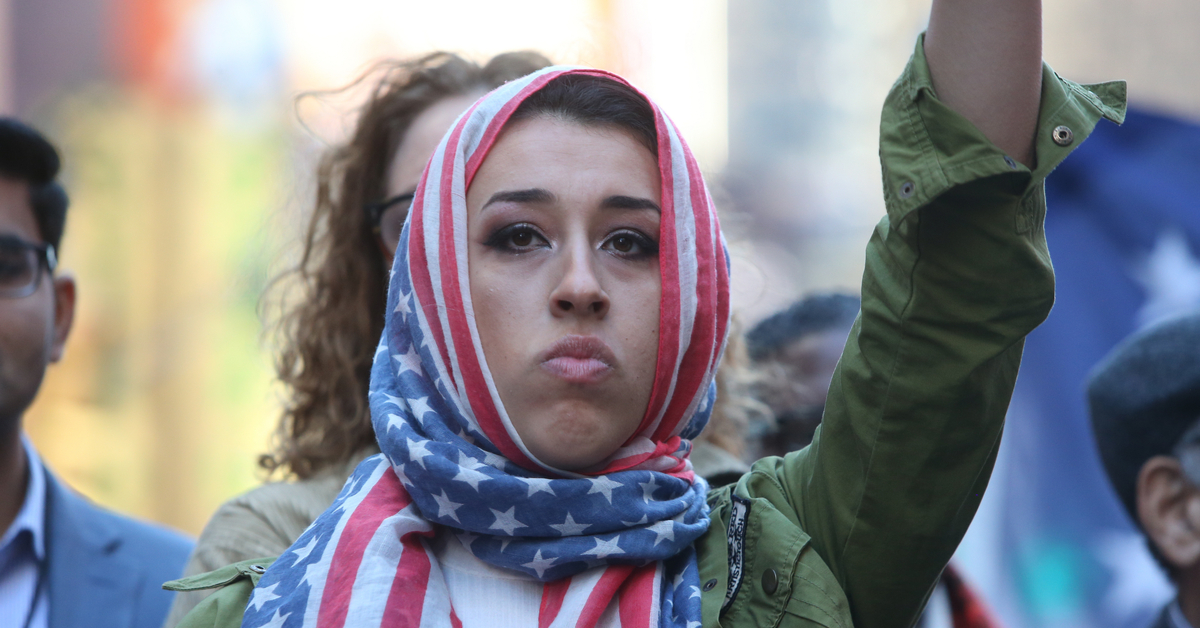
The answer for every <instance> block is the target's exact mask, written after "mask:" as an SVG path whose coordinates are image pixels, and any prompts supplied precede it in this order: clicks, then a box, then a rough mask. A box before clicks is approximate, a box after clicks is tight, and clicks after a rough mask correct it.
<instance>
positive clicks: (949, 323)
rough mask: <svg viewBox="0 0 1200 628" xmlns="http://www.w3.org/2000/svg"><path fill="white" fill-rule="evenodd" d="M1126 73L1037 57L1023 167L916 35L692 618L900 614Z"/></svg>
mask: <svg viewBox="0 0 1200 628" xmlns="http://www.w3.org/2000/svg"><path fill="white" fill-rule="evenodd" d="M1124 111H1125V84H1124V83H1119V82H1118V83H1106V84H1103V85H1095V86H1088V87H1082V86H1080V85H1077V84H1075V83H1071V82H1069V81H1065V80H1062V79H1060V78H1059V77H1058V76H1057V75H1056V74H1055V73H1054V72H1053V71H1051V70H1050V69H1049V68H1046V69H1045V70H1044V73H1043V84H1042V102H1041V112H1040V116H1039V125H1038V131H1037V142H1036V144H1037V167H1036V168H1034V169H1033V170H1032V171H1031V170H1030V169H1028V168H1026V167H1025V166H1023V165H1021V164H1020V163H1017V162H1016V161H1014V160H1012V159H1011V158H1009V157H1008V156H1006V155H1004V154H1003V153H1001V152H1000V151H999V149H997V148H996V147H995V146H994V145H992V144H991V143H990V142H989V141H988V140H987V139H986V138H984V137H983V135H981V134H980V133H979V132H978V131H977V130H976V129H975V127H974V126H973V125H972V124H971V123H969V122H967V121H966V120H965V119H964V118H962V117H961V116H959V115H958V114H956V113H955V112H953V111H951V110H950V109H949V108H947V107H946V106H945V105H944V104H942V103H941V102H940V101H938V100H937V97H936V95H935V94H934V91H933V86H932V82H931V80H930V77H929V69H928V66H927V65H926V63H925V57H924V52H923V41H918V43H917V48H916V52H915V53H914V55H913V58H912V60H911V61H910V62H909V64H908V67H907V68H906V69H905V71H904V73H903V74H902V75H901V77H900V79H899V80H898V81H897V82H896V84H895V86H894V87H893V88H892V91H891V93H890V94H889V96H888V98H887V101H886V103H885V105H884V109H883V118H882V123H881V126H880V151H879V152H880V159H881V161H882V164H883V189H884V199H885V201H886V204H887V216H886V217H885V218H883V219H882V220H881V221H880V222H879V225H878V226H877V227H876V229H875V232H874V235H873V236H872V237H871V240H870V243H869V244H868V245H867V263H866V272H865V273H864V276H863V284H862V313H861V315H860V316H859V320H858V322H856V323H855V325H854V328H853V330H852V331H851V333H850V339H849V341H848V342H847V344H846V349H845V351H844V353H843V354H842V359H841V362H840V363H839V365H838V368H837V371H836V372H835V374H834V377H833V383H832V385H831V387H830V390H829V398H828V401H827V403H826V407H825V418H824V422H823V424H822V425H821V427H820V428H819V429H818V431H817V434H816V436H815V438H814V439H813V442H812V445H810V446H809V447H807V448H805V449H803V450H800V451H797V452H793V453H791V454H788V455H787V456H784V457H782V458H766V459H763V460H760V461H758V462H757V463H755V464H754V466H753V468H752V469H751V471H750V473H748V474H746V475H745V476H743V477H742V478H741V480H740V481H738V482H737V483H736V484H735V485H731V486H727V487H724V488H721V489H719V490H716V491H713V492H712V493H711V494H710V495H709V498H708V501H709V505H710V506H711V507H712V526H711V528H710V529H709V532H708V533H707V534H706V535H705V536H704V537H702V538H701V539H700V541H699V542H698V546H697V549H698V551H699V560H700V574H701V578H700V581H701V584H702V587H701V588H702V591H703V593H702V602H701V605H702V609H703V620H704V625H705V626H735V627H737V626H744V627H749V626H779V627H791V626H797V627H798V626H830V627H833V626H838V627H842V628H849V627H850V626H859V627H864V628H865V627H883V626H909V625H911V624H913V623H914V622H915V621H916V619H917V617H918V615H919V613H920V611H921V609H922V607H923V606H924V603H925V600H926V598H927V597H928V595H929V593H930V591H931V590H932V589H933V586H934V584H935V583H936V581H937V579H938V576H939V574H940V573H941V571H942V569H943V567H944V566H945V565H946V563H947V561H949V559H950V556H951V555H952V554H953V553H954V549H955V548H956V547H957V546H958V542H959V540H961V538H962V536H963V534H964V533H965V532H966V529H967V526H968V524H970V522H971V518H972V517H973V516H974V514H975V510H976V508H977V507H978V506H979V500H980V498H981V497H982V495H983V491H984V488H986V486H987V481H988V476H989V475H990V474H991V470H992V464H993V463H994V461H995V458H996V451H997V448H998V447H999V445H1000V432H1001V429H1002V427H1003V425H1004V414H1005V411H1006V409H1007V407H1008V401H1009V398H1010V396H1011V394H1012V389H1013V384H1014V382H1015V381H1016V377H1017V367H1018V365H1019V363H1020V360H1021V350H1022V347H1023V343H1024V338H1025V335H1026V334H1027V333H1029V331H1030V330H1032V329H1033V328H1034V327H1036V326H1037V325H1038V324H1039V323H1041V322H1042V320H1043V319H1044V318H1045V317H1046V315H1047V314H1048V313H1049V311H1050V306H1051V304H1052V303H1053V302H1054V272H1053V269H1052V268H1051V265H1050V256H1049V253H1048V252H1047V249H1046V240H1045V234H1044V232H1043V230H1042V220H1043V218H1044V217H1045V210H1046V203H1045V192H1044V188H1043V181H1044V179H1045V177H1046V175H1047V174H1049V173H1050V171H1051V170H1053V169H1054V167H1055V166H1056V165H1057V164H1058V163H1059V162H1061V161H1062V159H1063V158H1065V157H1066V156H1067V155H1068V154H1069V153H1070V152H1071V150H1072V149H1074V148H1075V147H1076V146H1078V145H1079V144H1080V142H1082V141H1083V140H1084V139H1085V138H1086V137H1087V136H1088V134H1090V133H1091V131H1092V128H1093V127H1094V126H1095V124H1096V123H1097V122H1098V121H1099V119H1100V118H1102V117H1103V118H1108V119H1110V120H1113V121H1115V122H1120V121H1121V120H1123V118H1124ZM255 564H257V565H264V566H265V565H267V564H269V559H264V560H261V561H249V562H246V563H239V564H237V565H233V566H230V567H226V568H224V569H221V570H218V571H215V572H212V573H209V574H204V575H201V576H196V577H193V578H188V579H185V580H181V581H175V582H172V583H168V585H167V587H168V588H171V589H174V590H189V589H195V588H203V587H213V586H223V587H224V588H223V589H222V590H220V591H218V592H217V593H215V594H214V595H212V596H210V597H209V598H207V599H206V600H205V602H204V603H202V604H201V605H200V606H198V607H197V608H196V609H195V610H194V611H193V612H192V613H191V614H190V615H188V617H187V618H186V619H185V620H184V622H183V623H182V624H180V626H183V627H187V628H192V627H201V626H203V627H205V628H207V627H210V626H221V627H230V628H232V627H233V626H238V625H240V623H241V614H242V610H243V609H244V608H245V607H246V603H247V600H248V599H249V596H250V591H251V589H252V587H253V584H254V583H255V582H257V580H258V573H257V572H258V570H259V569H261V567H258V568H256V567H254V566H253V565H255Z"/></svg>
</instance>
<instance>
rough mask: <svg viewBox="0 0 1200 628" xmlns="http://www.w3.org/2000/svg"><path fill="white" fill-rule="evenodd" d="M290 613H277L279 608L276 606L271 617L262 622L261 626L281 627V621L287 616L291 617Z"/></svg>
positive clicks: (266, 627) (264, 627)
mask: <svg viewBox="0 0 1200 628" xmlns="http://www.w3.org/2000/svg"><path fill="white" fill-rule="evenodd" d="M291 615H292V614H291V613H283V614H282V615H281V614H279V609H278V608H277V609H275V614H274V615H272V616H271V619H269V620H267V623H265V624H263V628H283V622H285V621H287V618H288V617H291Z"/></svg>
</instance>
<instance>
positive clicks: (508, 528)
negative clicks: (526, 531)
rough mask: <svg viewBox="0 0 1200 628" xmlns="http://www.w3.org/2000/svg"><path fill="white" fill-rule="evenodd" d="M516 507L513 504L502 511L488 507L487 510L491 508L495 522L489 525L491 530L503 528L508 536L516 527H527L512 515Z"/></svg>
mask: <svg viewBox="0 0 1200 628" xmlns="http://www.w3.org/2000/svg"><path fill="white" fill-rule="evenodd" d="M516 509H517V507H516V506H513V507H511V508H509V509H508V510H506V511H504V512H500V511H499V510H496V509H495V508H489V509H488V510H491V511H492V514H493V515H495V517H496V522H495V523H493V524H492V525H491V526H489V527H490V528H491V529H493V530H503V531H504V533H505V534H507V535H508V536H512V534H513V532H514V531H515V530H516V529H517V528H526V527H528V526H526V525H525V524H523V523H521V522H520V521H517V518H516V516H515V515H514V512H515V511H516Z"/></svg>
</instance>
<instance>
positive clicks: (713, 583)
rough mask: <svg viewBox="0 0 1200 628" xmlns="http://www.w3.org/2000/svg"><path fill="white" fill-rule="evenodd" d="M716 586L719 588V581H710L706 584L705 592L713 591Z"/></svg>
mask: <svg viewBox="0 0 1200 628" xmlns="http://www.w3.org/2000/svg"><path fill="white" fill-rule="evenodd" d="M715 586H717V579H716V578H713V579H712V580H709V581H708V582H705V583H704V590H705V591H712V590H713V587H715Z"/></svg>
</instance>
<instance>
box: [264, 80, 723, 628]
mask: <svg viewBox="0 0 1200 628" xmlns="http://www.w3.org/2000/svg"><path fill="white" fill-rule="evenodd" d="M572 73H576V74H590V75H594V76H601V77H606V78H608V79H611V80H613V81H617V82H620V83H624V84H627V83H626V82H625V81H624V79H621V78H620V77H617V76H615V75H613V74H610V73H607V72H603V71H599V70H590V69H579V68H567V67H551V68H546V69H544V70H541V71H539V72H536V73H534V74H531V75H529V76H526V77H524V78H522V79H518V80H516V81H512V82H510V83H507V84H505V85H503V86H501V87H499V88H497V89H496V90H494V91H492V92H491V93H489V94H488V95H486V96H484V97H483V98H482V99H480V100H479V101H478V102H477V103H475V105H473V106H472V107H471V108H470V109H469V110H468V111H467V112H466V113H464V114H463V115H462V116H461V117H460V118H459V119H458V120H457V121H456V122H455V124H454V126H453V127H452V128H451V129H450V131H449V132H448V133H447V135H446V136H445V137H444V138H443V139H442V142H441V144H440V145H439V147H438V149H437V151H436V152H435V153H434V155H433V157H432V158H431V161H430V163H429V165H428V166H427V167H426V170H425V173H424V174H423V176H422V180H421V183H420V185H419V187H418V188H417V192H416V195H415V198H414V202H413V206H412V209H411V210H410V213H409V216H408V220H407V222H406V223H405V226H404V231H403V233H402V234H401V238H400V245H399V248H398V250H397V252H396V257H395V265H394V268H393V271H392V278H391V284H390V286H389V291H388V317H387V322H386V325H385V328H384V332H383V337H382V339H381V340H380V345H379V349H378V351H377V352H376V356H375V362H374V365H373V367H372V371H371V391H372V392H371V394H370V407H371V417H372V422H373V424H374V427H375V433H376V437H377V439H378V441H379V446H380V449H381V451H382V452H383V453H381V454H380V455H377V456H374V457H372V458H368V459H367V460H365V461H364V462H363V463H362V464H361V465H359V467H358V468H357V469H356V470H355V472H354V473H353V475H352V476H351V477H350V479H349V480H348V481H347V482H346V485H345V487H344V488H343V489H342V492H341V493H340V494H339V495H338V497H337V499H336V500H335V501H334V503H333V505H332V506H331V507H330V508H329V509H328V510H327V511H326V512H325V513H324V514H322V515H321V516H320V517H319V518H318V519H317V520H316V521H315V522H313V524H312V525H311V526H310V527H309V528H308V530H306V531H305V532H304V534H302V535H301V536H300V538H299V539H298V540H297V541H296V543H295V544H294V545H292V547H291V548H289V549H288V551H287V552H285V553H284V554H283V555H282V556H280V557H279V559H278V560H277V561H276V562H275V563H274V564H273V565H272V566H271V568H270V569H269V570H268V571H267V573H266V574H265V575H264V576H263V578H262V579H261V581H260V582H259V583H258V586H257V587H256V588H255V590H254V591H253V594H252V596H251V599H250V603H249V605H248V607H247V609H246V613H245V615H244V620H243V624H242V625H243V626H246V627H260V626H284V627H288V628H291V627H300V626H305V627H310V626H319V627H321V628H341V627H343V626H355V627H360V626H363V627H365V626H370V627H375V626H398V627H400V626H402V627H409V626H411V627H417V626H461V625H463V622H462V621H461V619H460V615H462V610H463V609H462V606H463V604H464V603H465V602H463V601H462V600H459V601H458V602H457V603H458V605H459V608H458V609H457V612H456V608H455V602H452V600H451V596H450V592H449V589H448V585H447V583H446V580H445V576H444V574H443V572H442V570H441V568H440V565H439V563H438V558H437V556H436V555H435V553H434V552H433V550H431V548H430V544H431V542H432V540H433V539H434V537H435V535H437V533H438V532H439V530H440V531H441V532H443V533H447V532H448V533H452V534H455V535H457V537H458V539H459V541H460V542H461V543H462V545H463V546H464V547H465V548H467V550H469V552H470V553H471V554H472V555H473V556H474V557H475V558H476V559H478V560H480V561H483V562H485V563H487V564H489V565H492V566H494V567H499V568H502V569H506V570H511V571H516V572H520V573H522V574H526V575H527V576H528V577H529V578H530V579H531V580H532V579H536V581H540V582H542V583H543V584H542V585H541V589H542V594H541V603H540V610H539V611H538V625H539V628H545V627H549V626H554V627H558V626H579V627H591V626H601V625H603V626H615V625H619V626H622V627H623V628H634V627H638V628H650V627H651V626H679V627H681V628H691V627H695V626H699V625H700V581H699V571H698V568H697V561H696V551H695V549H694V546H693V543H694V542H695V541H696V539H698V538H699V537H700V536H701V535H702V534H704V533H705V531H706V530H707V529H708V523H709V518H708V507H707V505H706V502H705V494H706V491H707V485H706V484H705V482H704V480H703V479H700V478H699V477H696V476H695V475H694V473H693V472H692V468H691V463H690V462H689V461H688V454H689V452H690V450H691V442H690V440H689V439H690V438H692V437H694V436H696V435H697V434H699V432H700V430H701V429H702V428H703V427H704V425H705V423H707V421H708V417H709V414H710V411H711V408H712V402H713V400H714V399H715V396H716V389H715V386H714V384H713V376H714V374H715V372H716V369H717V365H718V362H719V361H720V357H721V353H722V351H723V350H724V343H725V334H726V330H727V327H728V322H729V276H728V271H729V267H728V255H727V253H726V250H725V245H724V241H723V239H722V237H721V233H720V229H719V226H718V223H717V214H716V210H715V208H714V206H713V203H712V200H711V198H710V195H709V193H708V190H707V188H706V187H705V184H704V180H703V178H702V177H701V175H700V170H699V168H698V166H697V164H696V160H695V159H694V158H693V156H692V154H691V152H690V151H689V150H688V148H687V145H686V144H685V143H684V141H683V138H682V137H680V135H679V133H678V131H677V130H676V128H675V126H674V124H673V123H672V122H671V120H670V119H669V118H667V116H666V115H665V114H664V113H663V112H662V111H661V110H660V109H658V107H657V106H656V105H654V104H653V102H652V101H650V102H651V106H652V108H653V110H654V115H655V120H656V124H657V133H658V146H659V148H658V164H659V169H660V175H661V180H662V217H661V227H660V233H659V267H660V272H661V278H662V291H661V293H662V297H661V315H660V317H661V318H660V324H659V345H658V357H657V365H656V372H655V378H654V384H653V388H652V391H651V395H650V402H649V405H648V407H647V409H646V413H645V415H644V418H643V420H642V422H641V425H640V426H639V428H638V430H637V432H636V433H635V435H634V436H633V437H631V438H630V440H629V441H628V442H626V443H625V444H624V445H623V446H622V447H621V448H620V449H619V450H618V451H617V452H615V453H614V454H613V455H612V456H611V457H610V458H609V459H608V460H607V461H606V463H605V466H604V468H603V469H602V470H601V471H598V472H595V473H588V474H586V475H584V474H579V473H572V472H568V471H563V470H559V469H554V468H551V467H549V466H547V465H545V464H543V463H541V462H540V461H538V460H537V459H536V458H535V457H534V456H533V455H532V454H531V453H530V452H529V450H528V449H527V448H526V447H525V446H524V445H523V444H522V442H521V439H520V437H519V435H518V434H517V433H516V431H515V430H514V429H513V427H512V424H511V422H510V421H509V418H508V415H507V414H506V412H505V409H504V405H503V403H501V400H500V397H499V395H498V393H497V391H496V386H495V384H494V383H493V381H492V376H491V373H490V372H489V370H488V366H487V361H486V360H485V358H484V353H483V348H482V345H481V343H480V340H479V334H478V331H477V329H476V327H475V320H474V316H473V310H472V306H471V294H470V286H469V281H468V273H467V208H466V191H467V189H468V187H469V186H470V184H471V180H472V177H473V176H474V175H475V173H476V172H477V171H478V169H479V166H480V164H481V163H482V162H483V160H484V158H485V156H486V155H487V153H488V150H489V149H490V148H491V146H492V145H493V143H494V142H495V141H496V138H497V136H498V134H499V132H500V130H501V129H502V128H503V126H504V124H505V123H506V121H507V120H508V119H509V117H510V116H511V115H512V113H513V111H514V110H515V109H516V108H517V107H518V106H519V105H520V104H521V102H523V101H524V100H525V99H526V98H528V97H529V96H530V95H531V94H533V93H535V92H537V91H538V90H539V89H541V88H542V87H544V86H545V85H546V84H547V83H548V82H550V81H552V80H554V79H555V78H557V77H560V76H562V75H564V74H572ZM647 101H649V99H647ZM470 603H473V604H479V605H486V606H489V607H494V606H497V605H503V604H505V603H507V600H506V599H484V600H475V601H473V602H470Z"/></svg>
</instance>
